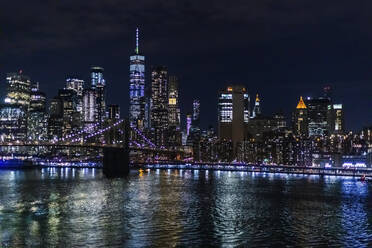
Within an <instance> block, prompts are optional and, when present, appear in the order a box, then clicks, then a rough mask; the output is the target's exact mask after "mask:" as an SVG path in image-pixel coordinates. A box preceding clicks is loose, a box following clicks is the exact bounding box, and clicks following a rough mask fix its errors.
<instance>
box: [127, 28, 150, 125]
mask: <svg viewBox="0 0 372 248" xmlns="http://www.w3.org/2000/svg"><path fill="white" fill-rule="evenodd" d="M145 105H146V100H145V56H143V55H140V53H139V37H138V28H137V29H136V49H135V54H134V55H132V56H130V65H129V121H130V123H131V125H135V126H137V127H138V128H139V129H143V128H144V121H145Z"/></svg>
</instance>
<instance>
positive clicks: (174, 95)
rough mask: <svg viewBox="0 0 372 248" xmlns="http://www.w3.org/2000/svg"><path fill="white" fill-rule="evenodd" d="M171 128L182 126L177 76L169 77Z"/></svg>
mask: <svg viewBox="0 0 372 248" xmlns="http://www.w3.org/2000/svg"><path fill="white" fill-rule="evenodd" d="M168 98H169V102H168V104H169V106H168V107H169V126H174V127H178V128H179V126H180V118H181V116H180V109H179V101H178V100H179V98H178V78H177V77H176V76H169V94H168Z"/></svg>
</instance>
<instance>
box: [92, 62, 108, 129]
mask: <svg viewBox="0 0 372 248" xmlns="http://www.w3.org/2000/svg"><path fill="white" fill-rule="evenodd" d="M103 71H104V69H103V68H102V67H98V66H94V67H92V68H91V82H92V86H91V87H92V89H93V90H94V91H95V92H96V93H95V97H96V108H97V109H96V111H95V113H96V116H95V121H96V122H98V123H102V122H103V121H104V119H105V117H106V100H105V98H106V97H105V87H106V81H105V79H104V78H103Z"/></svg>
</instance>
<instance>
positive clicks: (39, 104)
mask: <svg viewBox="0 0 372 248" xmlns="http://www.w3.org/2000/svg"><path fill="white" fill-rule="evenodd" d="M27 139H29V140H35V141H40V140H47V139H48V115H47V113H46V95H45V93H44V92H41V91H40V90H39V83H34V84H32V86H31V99H30V106H29V110H28V118H27Z"/></svg>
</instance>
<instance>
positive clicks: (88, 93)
mask: <svg viewBox="0 0 372 248" xmlns="http://www.w3.org/2000/svg"><path fill="white" fill-rule="evenodd" d="M96 105H97V103H96V91H95V90H93V89H85V90H83V122H84V126H85V127H88V126H92V125H93V124H94V123H95V121H96V111H97V107H96Z"/></svg>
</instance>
